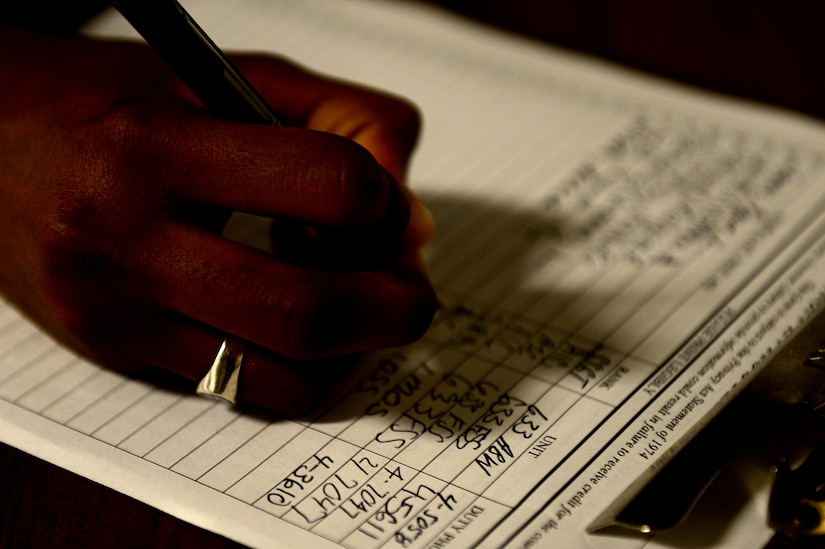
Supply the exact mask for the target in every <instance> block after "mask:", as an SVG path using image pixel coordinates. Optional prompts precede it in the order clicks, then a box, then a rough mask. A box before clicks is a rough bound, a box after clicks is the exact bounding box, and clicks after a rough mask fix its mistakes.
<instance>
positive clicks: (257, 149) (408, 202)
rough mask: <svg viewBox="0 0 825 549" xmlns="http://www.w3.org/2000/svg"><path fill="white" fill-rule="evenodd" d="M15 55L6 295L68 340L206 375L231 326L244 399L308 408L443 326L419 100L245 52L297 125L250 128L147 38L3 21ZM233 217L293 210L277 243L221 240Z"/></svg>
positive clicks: (132, 361)
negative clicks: (205, 101)
mask: <svg viewBox="0 0 825 549" xmlns="http://www.w3.org/2000/svg"><path fill="white" fill-rule="evenodd" d="M0 51H4V52H7V53H6V54H5V55H3V56H2V58H0V74H2V79H3V81H4V82H14V85H13V86H3V87H2V88H0V152H2V154H0V254H2V257H3V258H4V260H3V265H2V267H0V290H2V292H3V293H4V294H6V295H7V296H8V297H9V298H10V299H11V300H12V301H13V302H14V303H15V304H16V305H17V306H19V307H20V308H21V309H22V310H23V311H24V312H25V313H26V314H27V315H29V316H30V317H31V318H33V319H34V320H35V321H37V322H38V323H39V324H40V325H42V326H43V327H44V328H46V329H47V330H48V331H49V332H51V333H52V334H53V335H54V336H55V337H56V338H58V339H59V340H61V341H62V342H64V343H66V344H68V345H69V346H71V347H72V348H74V349H76V350H77V351H79V352H81V353H82V354H84V355H86V356H89V357H91V358H92V359H94V360H96V361H99V362H100V363H102V364H105V365H108V366H112V367H116V368H125V369H133V368H143V367H146V366H152V367H158V368H163V369H167V370H170V371H173V372H176V373H178V374H180V375H182V376H185V377H187V378H189V379H192V380H197V379H199V378H200V377H202V376H203V375H204V374H205V372H206V370H207V369H208V367H209V365H210V364H211V362H212V359H213V357H214V356H215V353H216V351H217V349H218V347H219V345H220V342H221V341H222V339H223V338H224V337H225V335H227V334H231V335H233V336H236V337H238V338H241V339H243V340H245V341H246V342H247V345H246V353H245V361H244V367H243V370H242V374H241V381H240V391H239V396H240V398H241V399H242V400H244V401H247V402H251V403H254V404H257V405H261V406H264V407H267V408H270V409H272V410H276V411H279V412H290V413H294V412H298V411H301V410H304V409H306V408H307V406H308V405H310V404H311V403H312V401H313V400H314V399H315V397H316V396H317V395H318V393H319V392H320V391H322V390H323V386H324V384H325V382H331V381H333V380H335V379H337V378H338V376H340V375H341V374H342V373H344V372H345V371H346V368H345V367H344V365H345V364H346V363H347V362H348V359H349V358H350V357H352V356H353V355H354V354H357V353H360V352H362V351H367V350H371V349H377V348H383V347H391V346H396V345H401V344H404V343H408V342H410V341H412V340H414V339H416V338H418V337H419V336H420V335H421V333H422V332H423V331H424V329H425V328H426V327H427V325H428V324H429V321H430V319H431V318H432V314H433V310H434V302H435V297H434V293H433V290H432V287H431V285H430V283H429V281H428V279H427V276H426V274H425V271H424V268H423V265H422V264H421V260H420V256H419V248H420V246H421V245H422V244H423V243H424V242H425V241H426V240H427V239H428V238H429V235H430V233H431V230H432V226H431V221H429V219H428V218H427V215H426V213H425V212H424V210H423V209H422V208H421V206H420V204H419V203H418V202H417V200H416V199H415V198H414V197H413V196H412V195H411V194H410V193H409V192H408V191H406V190H405V189H404V187H403V186H402V185H401V184H400V183H399V181H402V180H403V177H404V172H405V169H406V166H407V162H408V160H409V155H410V154H411V151H412V149H413V147H414V145H415V141H416V138H417V131H418V117H417V114H416V111H415V110H414V109H413V108H411V107H410V106H409V105H407V104H406V103H404V102H401V101H398V100H397V99H394V98H391V97H388V96H385V95H382V94H377V93H374V92H371V91H367V90H363V89H358V88H355V87H351V86H348V85H344V84H342V83H337V82H333V81H330V80H328V79H325V78H321V77H318V76H315V75H312V74H309V73H307V72H305V71H303V70H301V69H299V68H296V67H295V66H293V65H290V64H288V63H286V62H284V61H281V60H276V59H272V58H265V57H257V56H247V57H237V58H234V59H233V61H234V62H235V63H236V65H237V66H238V67H239V69H240V70H241V72H243V73H244V74H245V75H246V77H247V78H248V79H249V80H250V81H251V82H252V84H253V85H254V86H255V87H256V88H257V89H258V90H259V91H260V92H261V94H262V95H263V96H264V97H265V98H266V99H267V100H268V101H269V102H270V103H271V105H272V106H273V108H274V110H275V111H276V112H277V113H278V114H279V116H280V117H281V118H282V119H283V120H284V121H285V122H286V123H287V124H288V127H277V128H276V127H268V126H253V125H242V124H236V123H231V122H226V121H223V120H219V119H217V118H215V117H213V116H212V115H210V114H209V113H208V112H206V111H205V110H204V109H203V108H202V107H201V106H200V105H199V104H197V102H196V100H195V99H194V97H193V96H192V94H191V93H190V92H189V90H187V89H186V88H185V87H184V86H183V85H182V84H181V83H180V82H179V81H178V80H177V79H176V78H175V77H174V75H173V74H171V72H170V71H169V69H168V68H167V67H166V66H165V65H164V64H163V63H162V62H161V61H160V60H159V59H158V58H157V56H156V55H155V54H154V52H152V51H151V50H149V49H148V48H147V47H144V46H142V45H135V44H123V43H107V42H99V41H93V40H86V39H81V38H56V37H44V36H40V35H36V34H31V33H28V32H25V31H20V30H16V29H12V28H10V27H4V28H0ZM230 211H244V212H249V213H254V214H258V215H264V216H267V217H272V218H273V219H275V220H277V222H276V223H275V224H274V229H273V233H272V234H273V242H272V245H273V250H274V252H273V254H265V253H263V252H260V251H258V250H254V249H252V248H250V247H247V246H244V245H242V244H239V243H236V242H232V241H230V240H228V239H226V238H223V237H221V236H220V234H219V232H220V230H221V228H222V227H223V224H224V223H225V221H226V219H227V215H228V213H229V212H230Z"/></svg>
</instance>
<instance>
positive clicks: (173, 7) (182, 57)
mask: <svg viewBox="0 0 825 549" xmlns="http://www.w3.org/2000/svg"><path fill="white" fill-rule="evenodd" d="M112 5H114V7H115V8H117V9H118V11H120V12H121V13H122V14H123V16H124V17H125V18H126V20H127V21H129V23H130V24H131V25H132V27H134V29H135V30H136V31H137V32H138V33H139V34H140V35H141V36H142V37H143V38H144V40H146V42H147V43H148V44H149V45H150V46H151V47H152V48H153V49H154V50H155V51H157V52H158V54H159V55H160V56H161V57H162V58H163V59H164V61H166V63H167V64H168V65H169V66H170V67H171V68H172V70H173V71H175V73H176V74H177V75H178V77H180V79H181V80H183V82H184V83H185V84H186V85H187V86H188V87H189V88H190V89H191V90H192V92H193V93H194V94H195V95H196V96H197V97H198V98H199V99H200V100H201V101H202V102H203V104H204V105H205V106H206V108H207V109H209V111H210V112H211V113H212V114H214V115H215V116H218V117H220V118H223V119H226V120H232V121H234V122H246V123H253V124H270V125H279V124H280V122H279V120H278V118H277V116H276V115H275V114H274V112H273V111H272V108H271V107H270V106H269V105H268V104H267V102H266V101H265V100H264V99H263V97H261V96H260V94H259V93H258V92H257V91H256V90H255V89H254V88H253V87H252V85H251V84H250V83H249V82H248V81H247V80H246V78H244V76H243V75H242V74H241V73H240V72H239V71H238V70H237V69H236V68H235V67H234V65H232V63H231V62H230V61H229V59H227V57H226V56H225V55H224V54H223V52H222V51H221V50H220V48H218V47H217V46H216V45H215V43H214V42H213V41H212V40H211V39H210V38H209V37H208V36H207V35H206V33H205V32H204V31H203V30H202V29H201V28H200V26H199V25H198V24H197V23H196V22H195V21H194V19H192V17H191V16H190V15H189V14H188V13H187V12H186V10H184V9H183V7H182V6H181V5H180V4H179V3H178V2H176V1H174V0H113V2H112Z"/></svg>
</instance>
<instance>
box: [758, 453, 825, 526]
mask: <svg viewBox="0 0 825 549" xmlns="http://www.w3.org/2000/svg"><path fill="white" fill-rule="evenodd" d="M768 524H769V525H770V527H771V528H773V529H774V530H776V531H777V532H778V533H780V534H783V535H785V536H787V537H790V538H800V537H808V536H821V535H824V534H825V445H818V446H816V447H814V449H813V451H812V452H811V453H810V454H809V455H808V458H807V459H806V460H805V461H804V463H802V465H800V466H799V467H797V468H796V469H793V470H792V469H791V468H790V466H789V465H788V464H787V463H784V462H783V463H780V464H779V465H777V466H776V467H775V468H774V476H773V486H772V488H771V495H770V499H769V501H768Z"/></svg>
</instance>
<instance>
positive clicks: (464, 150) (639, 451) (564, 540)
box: [0, 0, 825, 548]
mask: <svg viewBox="0 0 825 549" xmlns="http://www.w3.org/2000/svg"><path fill="white" fill-rule="evenodd" d="M185 6H186V7H187V9H189V10H190V11H191V13H192V14H193V15H194V16H195V18H196V19H197V20H199V22H200V23H201V26H203V27H204V28H205V29H206V30H207V32H209V33H210V34H211V35H212V36H213V39H215V40H216V41H217V42H218V43H219V44H221V45H222V46H224V47H226V48H227V49H233V48H239V49H240V48H243V49H260V50H265V51H272V52H277V53H279V54H283V55H287V56H289V57H292V58H294V59H296V60H298V61H299V62H301V63H303V64H306V65H309V66H311V67H313V68H315V69H317V70H321V71H326V72H328V73H331V74H334V75H338V76H341V77H346V78H349V79H353V80H357V81H361V82H366V83H368V84H371V85H374V86H377V87H381V88H383V89H387V90H390V91H393V92H396V93H399V94H402V95H404V96H407V97H410V98H412V99H413V100H414V101H415V102H416V103H417V104H418V105H419V106H420V108H421V110H422V112H423V114H424V119H425V130H424V133H423V136H422V141H421V146H420V148H419V150H418V152H417V155H416V158H415V163H414V165H413V168H412V172H411V175H410V181H411V183H410V184H411V186H412V187H413V188H414V189H415V190H416V192H417V193H418V194H419V195H421V197H422V199H423V200H424V201H425V203H427V204H428V206H429V207H430V208H431V209H432V210H433V212H434V214H435V216H436V219H437V224H438V231H437V235H436V238H435V240H434V242H433V243H432V244H431V245H430V246H429V247H428V249H427V250H426V253H427V257H428V261H429V264H430V268H431V274H432V278H433V280H434V282H435V284H436V287H437V289H438V290H439V296H440V305H439V311H438V313H437V315H436V319H435V321H434V323H433V326H432V327H431V329H430V330H429V331H428V333H427V334H426V335H425V336H424V337H423V338H422V340H421V341H420V342H418V343H416V344H414V345H411V346H409V347H405V348H401V349H392V350H389V351H386V352H382V353H375V354H373V355H370V356H368V357H367V358H366V359H365V360H364V362H363V364H361V365H360V366H359V368H358V370H357V372H356V373H355V374H354V375H353V376H351V377H350V378H349V379H347V380H345V381H344V382H343V383H342V385H341V386H340V387H338V388H337V389H336V391H335V392H334V393H333V394H332V395H330V397H329V399H327V401H326V402H324V403H323V404H322V405H321V406H320V407H319V408H318V410H316V411H315V412H314V413H313V414H311V415H310V416H308V417H304V418H297V419H295V420H286V419H280V418H275V417H266V416H262V415H254V416H253V415H243V414H241V413H239V412H238V411H236V410H233V409H230V408H228V407H226V406H224V405H222V404H220V403H216V402H212V401H208V400H204V399H200V398H198V397H195V396H193V395H191V394H189V393H187V392H186V390H185V389H184V388H182V387H180V386H177V385H176V384H174V383H165V382H160V381H158V380H150V379H136V378H129V377H123V376H122V375H120V374H117V373H114V372H110V371H107V370H104V369H101V368H99V367H98V366H97V365H94V364H91V363H89V362H88V361H86V360H85V359H83V358H82V357H77V356H74V355H72V354H71V353H70V352H68V351H66V350H65V349H63V348H61V347H59V346H57V345H56V344H55V343H53V342H52V341H50V340H49V339H48V338H47V336H45V335H44V334H42V333H41V332H40V331H39V330H38V329H37V328H36V327H34V326H32V325H31V324H30V323H29V322H28V321H26V320H25V319H24V318H22V317H20V316H19V314H18V313H17V312H16V311H14V310H13V309H12V308H11V307H10V306H9V305H7V304H3V305H2V306H0V406H2V408H3V410H4V413H3V414H2V417H3V419H2V420H0V421H2V423H0V426H1V427H0V433H2V438H3V440H4V441H6V442H8V443H11V444H14V445H17V446H20V447H22V448H24V449H26V450H27V451H30V452H32V453H34V454H36V455H39V456H40V457H43V458H45V459H49V460H51V461H54V462H56V463H58V464H60V465H62V466H64V467H67V468H70V469H72V470H75V471H77V472H80V473H81V474H84V475H87V476H89V477H90V478H94V479H95V480H98V481H99V482H103V483H104V484H107V485H110V486H112V487H113V488H115V489H118V490H121V491H123V492H125V493H127V494H130V495H132V496H134V497H137V498H139V499H141V500H143V501H146V502H147V503H150V504H152V505H155V506H157V507H159V508H161V509H163V510H166V511H168V512H171V513H173V514H175V515H177V516H180V517H182V518H184V519H185V520H189V521H191V522H193V523H195V524H198V525H200V526H203V527H206V528H209V529H211V530H214V531H216V532H219V533H221V534H224V535H226V536H228V537H231V538H233V539H236V540H239V541H241V542H243V543H246V544H249V545H251V546H266V547H272V546H278V544H282V545H283V546H285V547H289V546H294V545H295V544H298V543H311V544H312V546H331V547H357V548H361V547H365V548H366V547H445V546H450V547H474V546H479V545H481V546H489V547H498V546H512V547H532V546H566V547H570V546H575V547H587V546H593V547H641V546H645V545H649V546H656V539H655V538H637V537H622V536H606V535H599V536H594V535H591V534H587V533H586V529H587V528H588V527H589V526H591V525H592V524H594V523H598V522H599V521H602V520H604V519H605V518H606V517H609V516H610V514H611V513H612V512H615V510H617V508H619V507H620V506H621V504H623V503H626V501H627V500H628V498H629V497H631V496H632V495H633V494H634V493H635V492H636V491H637V490H638V489H639V488H640V487H641V486H642V485H643V483H644V482H645V481H646V480H648V479H649V478H650V477H651V476H652V474H653V473H654V472H655V471H656V470H657V469H658V468H660V467H661V466H662V465H663V463H664V462H665V461H666V460H667V459H668V458H669V457H670V456H672V455H673V453H674V452H675V451H677V450H678V449H679V448H680V447H681V446H683V445H684V444H685V443H686V441H687V440H689V439H690V437H691V436H692V435H693V434H695V432H696V431H697V430H698V429H700V428H701V427H702V426H703V425H704V424H705V423H706V422H707V421H708V420H709V418H710V417H712V416H713V415H714V414H715V413H716V411H718V409H720V407H722V406H724V404H725V403H726V402H727V401H728V400H729V399H730V398H732V396H733V395H734V394H736V392H738V391H739V390H740V389H741V387H742V386H743V385H744V384H745V382H746V381H747V380H748V379H750V378H751V377H752V376H754V375H755V374H756V373H758V371H759V369H760V368H761V367H763V366H764V364H765V363H766V361H767V360H768V359H769V358H770V357H771V356H772V354H773V353H775V351H776V349H778V348H780V347H781V343H782V342H783V341H785V340H787V339H788V338H789V336H790V335H792V334H793V333H794V331H795V330H797V329H799V328H800V327H801V326H802V325H804V323H805V322H806V321H807V320H808V319H809V318H810V317H811V315H812V314H813V313H814V312H816V311H818V310H819V309H820V308H821V305H822V301H823V295H825V293H823V288H825V275H823V274H822V273H825V270H824V269H823V268H822V266H823V265H822V263H823V258H822V255H823V251H825V242H824V241H823V240H822V239H821V235H824V234H825V230H823V229H825V219H823V217H822V215H821V214H820V212H823V211H825V208H823V206H825V139H823V137H825V129H823V127H822V126H821V125H820V124H816V123H813V122H810V121H807V120H804V119H800V118H796V117H793V116H791V115H789V114H787V113H781V112H773V111H767V110H764V109H757V108H756V107H753V106H750V105H744V104H739V103H734V102H730V101H728V100H723V99H720V98H715V97H711V96H706V95H704V94H702V93H701V92H697V91H693V90H687V89H683V88H679V87H675V86H673V85H670V84H663V83H660V82H656V81H654V80H652V79H649V78H643V77H640V76H638V75H635V74H631V73H627V72H624V71H620V70H618V69H615V68H613V67H610V66H607V65H600V64H597V63H595V62H593V61H591V60H588V59H585V58H579V57H575V56H570V55H568V54H561V53H559V52H557V51H555V50H552V49H550V48H547V47H545V46H539V45H536V44H533V43H530V42H523V41H521V40H517V39H514V38H512V37H509V36H506V35H500V34H496V33H494V32H493V31H489V30H486V29H484V30H482V29H480V28H476V27H474V26H472V25H470V24H467V23H465V22H461V21H459V20H457V19H453V18H451V17H448V16H446V15H444V14H441V13H437V12H435V11H432V10H430V9H429V8H423V7H421V6H417V5H414V4H407V3H404V2H399V3H395V2H373V1H369V0H348V1H347V2H340V1H339V2H333V1H331V0H306V1H303V2H301V3H300V4H298V3H290V2H286V1H277V0H243V1H240V0H237V1H236V2H233V3H232V5H231V6H228V5H226V4H225V3H221V2H217V1H215V0H199V1H195V0H192V1H190V2H186V3H185ZM89 32H90V33H93V34H98V35H103V36H121V35H127V36H134V34H133V33H131V32H130V31H129V30H128V28H127V26H126V24H125V22H124V21H122V20H121V19H120V18H119V16H117V15H116V14H114V13H110V14H107V15H106V16H104V17H103V18H101V19H100V20H99V21H97V22H95V23H94V24H93V25H91V27H90V28H89ZM260 221H261V220H258V219H254V218H248V217H242V216H238V217H237V218H236V219H234V220H233V223H232V225H231V229H230V231H231V233H232V235H231V236H232V237H233V238H238V239H243V240H253V239H254V238H255V235H256V234H257V232H258V231H259V229H260V226H259V224H260ZM732 528H733V527H732ZM733 529H734V530H736V528H733ZM739 530H741V531H740V532H739V535H741V536H742V537H741V538H738V542H740V543H745V542H747V543H759V542H760V540H765V539H767V536H769V532H768V531H767V529H766V528H765V527H762V526H758V525H754V524H747V527H743V528H740V529H739Z"/></svg>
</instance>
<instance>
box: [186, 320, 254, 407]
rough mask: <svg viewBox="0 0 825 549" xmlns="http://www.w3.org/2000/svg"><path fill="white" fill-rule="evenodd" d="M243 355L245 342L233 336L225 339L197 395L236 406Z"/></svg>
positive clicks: (201, 382) (199, 384)
mask: <svg viewBox="0 0 825 549" xmlns="http://www.w3.org/2000/svg"><path fill="white" fill-rule="evenodd" d="M243 353H244V342H243V340H241V339H238V338H235V337H231V336H227V337H226V338H224V340H223V343H221V347H220V349H218V354H216V355H215V360H213V361H212V366H210V367H209V371H208V372H206V375H205V376H203V379H201V381H200V383H198V388H197V391H196V392H197V394H198V395H200V396H203V397H207V398H213V399H217V400H223V401H226V402H228V403H229V404H235V403H236V402H237V398H238V378H239V377H240V373H241V364H242V363H243Z"/></svg>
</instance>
